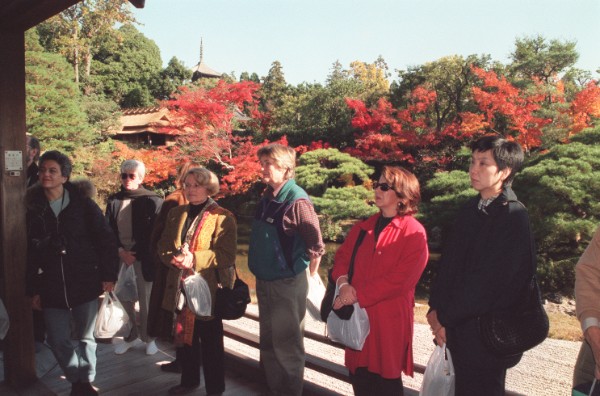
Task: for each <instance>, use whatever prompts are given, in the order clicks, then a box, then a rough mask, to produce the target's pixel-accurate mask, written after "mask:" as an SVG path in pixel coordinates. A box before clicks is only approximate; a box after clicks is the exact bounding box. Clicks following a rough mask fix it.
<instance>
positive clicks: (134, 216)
mask: <svg viewBox="0 0 600 396" xmlns="http://www.w3.org/2000/svg"><path fill="white" fill-rule="evenodd" d="M145 174H146V167H145V166H144V163H143V162H141V161H138V160H133V159H132V160H126V161H123V163H122V164H121V190H120V191H119V192H118V193H116V194H114V195H111V196H110V197H109V198H108V202H107V204H106V218H107V219H108V222H109V223H110V226H111V228H112V229H113V231H114V233H115V235H116V236H117V239H118V241H119V257H120V259H121V266H122V268H127V267H128V266H133V270H134V272H135V289H137V301H139V307H140V324H139V329H138V327H137V326H134V327H133V329H132V330H131V333H129V336H127V337H125V340H124V342H122V343H120V344H117V345H115V353H116V354H118V355H120V354H123V353H125V352H127V351H128V350H129V349H130V348H131V347H133V346H135V345H136V344H137V343H139V340H138V338H140V339H141V340H142V341H143V342H145V343H146V354H148V355H153V354H155V353H156V352H158V348H157V347H156V343H155V342H154V338H152V337H149V336H148V333H147V323H148V302H149V300H150V291H151V289H152V281H153V280H154V271H155V264H154V261H153V256H152V251H151V249H150V234H151V232H152V227H153V224H154V219H155V218H156V216H157V215H158V212H159V211H160V208H161V205H162V202H163V200H162V199H161V198H160V197H159V196H158V195H156V194H155V193H153V192H152V191H148V190H146V189H145V188H144V187H142V182H143V181H144V176H145ZM122 273H124V271H120V273H119V274H122ZM120 281H123V280H122V279H121V280H120ZM117 284H118V283H117ZM133 288H134V287H133V284H129V285H128V289H133ZM121 290H122V289H121ZM124 291H125V290H124ZM131 291H132V290H127V292H126V293H122V295H119V294H117V296H118V297H119V299H121V303H122V304H123V307H124V308H125V310H126V311H127V314H128V315H129V317H130V318H135V300H136V299H135V298H131V297H129V296H128V297H126V298H125V297H124V295H125V294H127V295H132V294H133V295H135V293H131Z"/></svg>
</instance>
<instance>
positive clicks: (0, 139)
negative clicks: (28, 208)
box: [0, 32, 37, 389]
mask: <svg viewBox="0 0 600 396" xmlns="http://www.w3.org/2000/svg"><path fill="white" fill-rule="evenodd" d="M25 145H26V136H25V34H24V33H23V32H4V33H2V34H0V167H1V168H0V186H1V187H0V272H1V273H0V278H1V283H0V286H1V289H2V290H1V297H2V300H3V301H4V304H5V305H6V308H7V310H8V315H9V318H10V329H9V331H8V334H7V336H6V338H5V340H4V341H5V343H4V378H5V381H6V382H7V384H8V385H9V386H11V387H14V388H16V389H19V388H23V387H26V386H27V385H29V384H31V383H35V382H36V381H37V377H36V372H35V364H34V342H33V325H32V316H31V304H30V302H29V300H28V299H27V298H26V297H25V266H26V254H27V252H26V249H27V246H26V230H25V202H24V197H25V178H26V175H25V173H26V172H25V156H24V155H23V157H22V160H21V162H22V167H23V170H22V171H21V172H20V173H18V171H12V173H11V172H7V171H6V165H7V164H6V161H5V153H6V152H7V151H9V152H11V153H13V154H14V153H16V152H17V151H21V152H22V153H24V152H25Z"/></svg>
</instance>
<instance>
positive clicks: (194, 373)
mask: <svg viewBox="0 0 600 396" xmlns="http://www.w3.org/2000/svg"><path fill="white" fill-rule="evenodd" d="M177 360H179V363H180V364H181V385H182V386H185V387H189V388H192V387H195V386H199V385H200V366H202V371H203V372H204V382H205V384H206V393H208V394H212V393H222V392H224V391H225V346H224V344H223V321H222V320H221V319H216V318H215V319H212V320H196V322H195V323H194V340H193V342H192V345H191V346H189V345H185V346H184V347H183V348H181V350H180V353H179V354H178V355H177ZM202 362H204V364H202Z"/></svg>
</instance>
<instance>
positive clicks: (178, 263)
mask: <svg viewBox="0 0 600 396" xmlns="http://www.w3.org/2000/svg"><path fill="white" fill-rule="evenodd" d="M180 251H181V253H180V254H178V255H176V256H173V258H172V259H171V264H172V265H174V266H175V267H177V268H179V269H189V268H192V266H193V265H194V255H193V254H192V252H190V249H189V245H188V244H187V243H184V244H183V245H181V248H180Z"/></svg>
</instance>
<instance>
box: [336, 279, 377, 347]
mask: <svg viewBox="0 0 600 396" xmlns="http://www.w3.org/2000/svg"><path fill="white" fill-rule="evenodd" d="M339 292H340V290H339V288H338V287H337V286H336V288H335V296H337V295H338V294H339ZM333 299H334V300H335V297H334V298H333ZM370 330H371V326H370V324H369V315H368V314H367V310H366V309H364V308H361V307H360V305H358V303H357V302H356V303H354V312H353V313H352V316H351V317H350V319H348V320H344V319H340V317H339V316H337V315H336V314H335V312H333V311H331V312H330V313H329V316H328V317H327V336H328V337H329V339H331V341H334V342H339V343H340V344H343V345H345V346H347V347H348V348H351V349H355V350H357V351H360V350H362V347H363V345H364V344H365V340H366V339H367V336H368V335H369V331H370Z"/></svg>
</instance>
